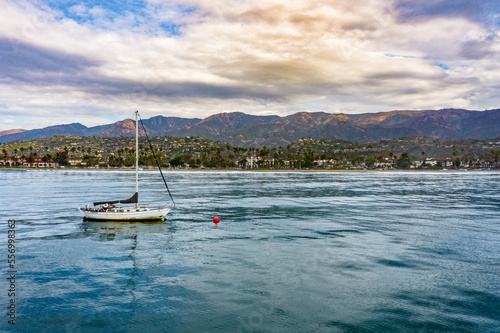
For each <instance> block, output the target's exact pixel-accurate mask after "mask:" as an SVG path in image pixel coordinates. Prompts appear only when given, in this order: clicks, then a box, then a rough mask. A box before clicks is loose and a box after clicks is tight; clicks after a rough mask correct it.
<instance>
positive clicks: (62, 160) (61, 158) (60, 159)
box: [54, 151, 69, 166]
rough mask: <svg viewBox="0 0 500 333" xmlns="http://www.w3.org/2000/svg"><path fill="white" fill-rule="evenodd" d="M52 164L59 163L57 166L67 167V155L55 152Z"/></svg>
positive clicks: (64, 152)
mask: <svg viewBox="0 0 500 333" xmlns="http://www.w3.org/2000/svg"><path fill="white" fill-rule="evenodd" d="M54 162H56V163H59V165H64V166H66V165H69V162H68V153H67V152H66V151H63V152H57V153H56V155H55V156H54Z"/></svg>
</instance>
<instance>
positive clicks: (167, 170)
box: [0, 167, 500, 173]
mask: <svg viewBox="0 0 500 333" xmlns="http://www.w3.org/2000/svg"><path fill="white" fill-rule="evenodd" d="M0 170H44V171H78V172H80V171H81V172H85V171H87V172H88V171H99V172H101V171H102V172H113V171H124V172H135V169H130V168H94V169H91V168H26V167H22V168H21V167H0ZM161 170H162V171H163V172H227V173H234V172H262V173H370V172H376V173H386V172H403V173H404V172H413V173H420V172H432V173H456V172H475V173H476V172H480V173H483V172H484V173H500V169H493V170H479V169H471V170H466V169H447V170H443V169H404V170H403V169H393V170H377V169H374V170H365V169H358V170H356V169H354V170H345V169H293V170H291V169H273V170H271V169H189V168H179V169H170V168H165V169H163V168H162V169H161ZM157 171H158V169H157V168H151V169H146V170H140V171H139V172H157Z"/></svg>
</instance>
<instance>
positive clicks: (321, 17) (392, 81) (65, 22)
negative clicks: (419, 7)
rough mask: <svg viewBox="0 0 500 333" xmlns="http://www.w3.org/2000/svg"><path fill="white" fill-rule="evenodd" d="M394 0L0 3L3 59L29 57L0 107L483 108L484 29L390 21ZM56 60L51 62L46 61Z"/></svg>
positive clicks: (110, 110)
mask: <svg viewBox="0 0 500 333" xmlns="http://www.w3.org/2000/svg"><path fill="white" fill-rule="evenodd" d="M192 8H195V10H192ZM394 8H395V7H394V5H393V1H382V0H371V1H352V0H349V1H348V0H338V1H335V2H330V1H316V0H309V1H306V0H294V1H278V0H267V1H259V2H255V1H232V0H216V1H210V2H207V1H201V0H177V2H176V3H172V1H160V0H155V1H149V3H148V4H147V5H146V7H145V8H144V9H143V10H142V11H141V13H132V12H126V13H122V14H121V15H118V14H116V13H111V12H110V11H109V10H107V9H105V8H102V7H84V6H81V5H77V6H73V7H71V8H69V9H68V10H69V11H70V12H71V13H73V15H79V16H82V17H91V18H92V20H87V21H85V20H83V21H82V22H80V23H77V22H75V21H73V20H71V19H69V18H64V17H62V14H61V10H54V9H50V8H48V7H46V6H41V5H39V4H31V3H30V2H24V1H21V2H17V3H13V2H10V1H5V0H0V15H1V16H2V18H4V19H3V20H2V21H0V39H3V41H4V43H3V46H2V50H3V56H4V57H5V58H7V60H8V61H7V62H6V63H7V64H10V63H15V64H16V65H18V67H16V68H21V67H20V66H19V62H21V61H26V62H27V61H30V63H26V66H24V69H23V70H20V71H21V72H20V73H16V75H14V74H12V73H13V70H12V68H11V69H10V71H8V70H7V69H8V68H4V71H5V73H0V74H3V79H2V78H0V83H1V84H4V85H8V86H9V87H10V88H12V91H11V92H10V93H6V92H5V90H0V105H7V106H8V110H10V111H9V112H10V116H12V110H15V112H19V114H20V115H21V114H22V115H23V116H24V117H30V116H32V117H34V118H37V117H45V118H44V119H47V114H53V115H54V121H53V122H52V123H60V122H65V121H64V119H74V118H75V117H74V116H73V114H74V113H75V112H76V113H78V114H79V115H80V116H79V119H91V118H93V117H95V116H98V115H102V114H105V113H107V114H109V115H110V116H111V117H113V116H116V117H118V116H119V115H120V114H123V116H127V115H128V113H130V112H129V111H132V110H133V109H134V108H136V107H138V108H140V109H141V110H144V111H143V112H144V113H146V114H149V115H156V114H164V115H173V116H183V117H205V116H208V115H210V114H213V113H218V112H230V111H243V112H247V113H252V114H271V113H273V114H281V115H284V114H289V113H292V112H296V111H302V110H314V111H317V110H319V109H322V110H323V111H327V112H346V113H350V112H353V113H359V112H373V111H381V110H391V109H403V108H404V109H419V108H427V109H428V108H441V107H468V108H469V107H470V108H475V107H476V106H481V108H491V107H495V106H497V105H495V104H498V101H499V100H498V98H497V97H496V96H497V95H498V89H499V86H500V77H499V76H498V75H497V74H496V73H499V72H500V68H499V67H500V65H498V64H497V62H495V61H494V59H495V57H497V56H498V54H499V52H500V49H499V46H498V45H499V43H498V42H496V41H497V40H498V31H492V30H491V29H492V28H491V27H488V28H487V27H485V26H483V25H481V24H480V23H478V22H477V21H472V20H468V19H466V18H464V17H463V16H461V17H451V16H447V17H440V16H439V15H434V16H432V17H426V18H421V19H419V20H418V21H411V22H409V21H404V20H400V19H399V16H398V14H399V13H398V12H397V11H396V10H395V9H394ZM188 9H189V10H188ZM162 25H167V26H171V27H172V29H173V30H175V31H178V32H179V34H176V33H174V34H172V31H164V30H161V26H162ZM28 46H29V47H28ZM16 49H17V51H16ZM27 50H28V51H27ZM16 52H17V54H18V57H17V59H18V60H17V63H16V62H15V61H14V59H13V58H12V57H15V54H16ZM30 52H32V53H39V55H38V56H37V57H36V59H35V60H34V59H33V57H32V56H30V55H29V53H30ZM13 53H14V55H13ZM21 54H22V55H23V57H20V56H19V55H21ZM70 55H71V56H70ZM20 59H21V60H20ZM57 62H63V63H64V64H63V63H61V68H62V69H63V70H60V71H58V70H55V69H54V68H53V65H51V66H48V64H53V63H57ZM439 64H444V65H445V66H446V67H448V68H449V69H448V70H444V69H443V68H441V67H438V65H439ZM63 65H64V66H63ZM7 66H9V65H7ZM18 71H19V70H18ZM52 106H53V108H52V109H51V107H52ZM37 109H39V110H44V111H43V112H42V113H41V114H40V113H37V112H36V110H37ZM51 110H52V111H51ZM53 110H58V111H53ZM72 117H73V118H72ZM100 119H101V120H102V119H104V118H102V117H101V118H100ZM50 121H51V120H47V121H45V120H44V123H46V122H50ZM99 121H100V120H99ZM90 122H91V121H90V120H88V121H87V122H86V123H85V124H90ZM94 123H95V122H94ZM27 126H31V125H29V124H28V123H26V127H27ZM2 127H5V128H2ZM7 128H10V127H9V125H7V124H0V129H7Z"/></svg>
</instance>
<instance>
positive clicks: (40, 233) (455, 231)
mask: <svg viewBox="0 0 500 333" xmlns="http://www.w3.org/2000/svg"><path fill="white" fill-rule="evenodd" d="M134 177H135V176H134V173H132V172H118V171H117V172H97V171H69V170H68V171H48V170H38V171H36V170H33V171H25V170H0V184H1V204H0V213H1V214H0V215H1V217H2V222H1V227H0V237H1V238H2V241H1V243H0V244H2V245H1V248H0V255H1V257H2V260H0V263H1V271H2V279H1V280H2V281H1V283H0V287H1V290H0V293H1V298H0V299H1V300H2V304H1V306H2V309H3V311H2V313H4V314H3V315H2V318H1V319H0V330H2V331H16V332H436V331H442V332H499V331H500V173H468V172H459V173H425V172H418V173H411V172H404V173H397V172H394V173H390V172H387V173H385V172H384V173H381V172H367V173H267V172H265V173H251V172H230V173H224V172H167V173H166V177H167V180H168V182H169V185H170V189H171V191H172V193H173V195H174V199H175V200H176V204H177V209H175V210H174V211H173V212H172V213H171V214H169V217H168V220H167V221H165V222H163V223H159V224H144V223H97V222H84V221H83V220H82V218H81V217H80V215H79V213H78V211H77V210H76V207H77V206H79V205H84V204H86V203H89V202H91V201H92V200H101V199H125V198H128V197H130V196H131V195H132V194H133V192H134V190H135V185H134ZM140 180H141V185H140V191H141V193H140V196H139V198H140V200H141V201H142V202H146V203H148V202H151V203H154V202H158V201H163V202H167V201H168V194H167V193H166V191H165V190H164V187H163V183H162V180H161V177H160V176H159V174H158V173H156V172H141V174H140ZM214 216H218V217H220V220H221V223H220V224H219V228H218V229H215V228H214V224H213V223H212V219H213V217H214ZM8 219H15V220H16V256H17V261H16V269H17V271H18V273H17V275H16V281H15V288H16V298H15V301H16V314H17V316H16V321H15V323H16V325H15V330H14V329H13V327H12V326H11V325H9V324H8V323H7V320H8V317H7V316H6V315H5V313H6V312H7V311H6V307H7V306H8V304H9V303H8V302H9V299H10V298H8V297H7V289H8V288H9V286H8V285H7V279H6V277H8V275H7V270H8V267H7V260H6V257H7V220H8Z"/></svg>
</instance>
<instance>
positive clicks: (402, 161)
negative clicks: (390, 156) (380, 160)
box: [396, 152, 411, 169]
mask: <svg viewBox="0 0 500 333" xmlns="http://www.w3.org/2000/svg"><path fill="white" fill-rule="evenodd" d="M410 165H411V161H410V156H409V155H408V153H407V152H404V153H402V154H401V157H400V158H399V159H397V160H396V166H397V167H398V168H399V169H408V168H409V167H410Z"/></svg>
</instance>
